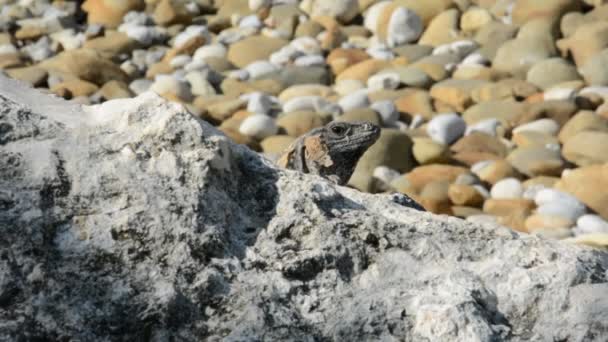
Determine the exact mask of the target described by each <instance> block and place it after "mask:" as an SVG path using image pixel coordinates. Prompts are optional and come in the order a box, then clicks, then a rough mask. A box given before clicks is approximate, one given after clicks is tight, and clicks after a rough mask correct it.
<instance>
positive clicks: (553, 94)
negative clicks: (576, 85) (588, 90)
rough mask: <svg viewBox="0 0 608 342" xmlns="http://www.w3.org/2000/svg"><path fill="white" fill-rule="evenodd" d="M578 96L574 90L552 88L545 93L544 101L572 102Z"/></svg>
mask: <svg viewBox="0 0 608 342" xmlns="http://www.w3.org/2000/svg"><path fill="white" fill-rule="evenodd" d="M575 95H576V90H574V89H572V88H551V89H549V90H547V91H545V92H544V93H543V100H545V101H551V100H570V99H573V98H574V96H575Z"/></svg>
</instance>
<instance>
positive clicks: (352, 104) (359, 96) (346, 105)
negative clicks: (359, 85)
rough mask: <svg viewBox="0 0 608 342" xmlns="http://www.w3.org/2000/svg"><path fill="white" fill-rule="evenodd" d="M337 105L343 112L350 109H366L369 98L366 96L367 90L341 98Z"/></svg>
mask: <svg viewBox="0 0 608 342" xmlns="http://www.w3.org/2000/svg"><path fill="white" fill-rule="evenodd" d="M338 105H339V106H340V107H341V108H342V110H343V111H345V112H346V111H349V110H351V109H357V108H365V107H368V106H369V97H368V96H367V89H361V90H358V91H356V92H354V93H352V94H349V95H346V96H344V97H342V98H341V99H340V100H339V101H338Z"/></svg>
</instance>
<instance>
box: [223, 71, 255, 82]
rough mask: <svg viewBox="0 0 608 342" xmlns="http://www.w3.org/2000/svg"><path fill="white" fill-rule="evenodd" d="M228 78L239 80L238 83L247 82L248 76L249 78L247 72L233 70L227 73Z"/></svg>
mask: <svg viewBox="0 0 608 342" xmlns="http://www.w3.org/2000/svg"><path fill="white" fill-rule="evenodd" d="M228 77H229V78H233V79H235V80H239V81H247V80H248V79H249V77H250V76H249V71H247V70H244V69H240V70H233V71H231V72H229V73H228Z"/></svg>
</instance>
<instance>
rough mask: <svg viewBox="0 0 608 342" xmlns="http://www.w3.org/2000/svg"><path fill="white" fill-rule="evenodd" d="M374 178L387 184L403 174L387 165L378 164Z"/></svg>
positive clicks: (373, 174)
mask: <svg viewBox="0 0 608 342" xmlns="http://www.w3.org/2000/svg"><path fill="white" fill-rule="evenodd" d="M372 176H373V177H374V178H377V179H379V180H381V181H382V182H384V183H386V184H390V183H391V182H393V181H394V180H395V179H397V178H399V177H401V174H400V173H399V172H398V171H397V170H393V169H391V168H390V167H387V166H382V165H381V166H377V167H376V168H375V169H374V172H373V173H372Z"/></svg>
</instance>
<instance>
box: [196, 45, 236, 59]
mask: <svg viewBox="0 0 608 342" xmlns="http://www.w3.org/2000/svg"><path fill="white" fill-rule="evenodd" d="M227 53H228V49H226V47H225V46H224V45H223V44H211V45H205V46H201V47H199V48H198V49H196V51H194V55H192V59H194V60H198V61H204V60H205V59H207V58H209V57H217V58H224V57H226V54H227Z"/></svg>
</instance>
